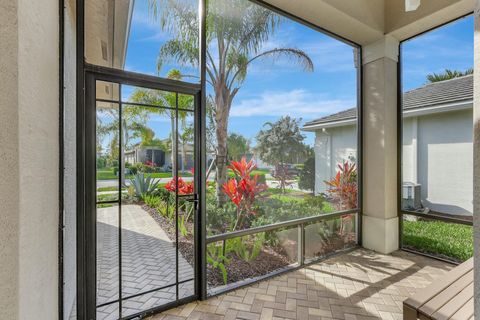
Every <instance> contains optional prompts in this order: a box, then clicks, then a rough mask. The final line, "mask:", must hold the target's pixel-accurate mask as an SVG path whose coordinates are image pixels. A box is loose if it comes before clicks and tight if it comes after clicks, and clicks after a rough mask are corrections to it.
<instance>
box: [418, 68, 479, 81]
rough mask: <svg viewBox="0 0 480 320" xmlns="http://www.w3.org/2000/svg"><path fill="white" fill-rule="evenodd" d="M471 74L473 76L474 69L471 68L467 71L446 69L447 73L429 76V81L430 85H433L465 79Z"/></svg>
mask: <svg viewBox="0 0 480 320" xmlns="http://www.w3.org/2000/svg"><path fill="white" fill-rule="evenodd" d="M469 74H473V68H469V69H467V70H465V71H459V70H450V69H445V71H444V72H441V73H431V74H428V75H427V80H428V82H429V83H433V82H440V81H445V80H450V79H453V78H458V77H463V76H466V75H469Z"/></svg>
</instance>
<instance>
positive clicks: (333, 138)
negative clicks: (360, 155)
mask: <svg viewBox="0 0 480 320" xmlns="http://www.w3.org/2000/svg"><path fill="white" fill-rule="evenodd" d="M314 150H315V193H316V194H318V193H321V192H325V191H326V185H325V183H324V181H325V180H330V179H331V178H332V177H334V176H335V174H336V173H337V170H338V168H337V164H340V163H342V162H343V161H351V160H354V159H356V158H357V130H356V126H345V127H337V128H329V129H326V130H325V131H322V130H319V131H316V134H315V146H314Z"/></svg>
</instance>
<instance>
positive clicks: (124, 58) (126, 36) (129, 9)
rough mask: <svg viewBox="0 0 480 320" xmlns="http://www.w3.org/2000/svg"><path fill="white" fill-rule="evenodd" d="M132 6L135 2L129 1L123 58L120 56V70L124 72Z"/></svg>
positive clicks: (133, 0)
mask: <svg viewBox="0 0 480 320" xmlns="http://www.w3.org/2000/svg"><path fill="white" fill-rule="evenodd" d="M134 5H135V0H132V1H130V3H129V4H128V16H127V26H126V30H125V41H124V46H123V56H122V70H125V62H126V60H127V49H128V40H129V39H130V29H131V27H132V17H133V8H134Z"/></svg>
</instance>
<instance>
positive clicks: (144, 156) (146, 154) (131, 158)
mask: <svg viewBox="0 0 480 320" xmlns="http://www.w3.org/2000/svg"><path fill="white" fill-rule="evenodd" d="M183 154H185V161H184V160H183ZM213 158H214V155H213V153H212V152H208V153H207V163H210V162H211V161H212V159H213ZM194 159H195V158H194V146H193V144H191V143H188V144H185V145H182V144H180V145H179V147H178V160H177V161H178V170H180V171H190V170H192V168H193V167H194V164H195V162H194ZM125 162H128V163H130V164H135V163H143V164H146V163H154V164H155V166H156V167H162V168H164V169H165V170H170V169H171V168H172V153H171V152H170V151H164V150H163V149H162V147H157V146H139V145H137V146H134V147H133V148H132V149H130V150H127V151H125Z"/></svg>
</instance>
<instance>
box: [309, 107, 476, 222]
mask: <svg viewBox="0 0 480 320" xmlns="http://www.w3.org/2000/svg"><path fill="white" fill-rule="evenodd" d="M472 130H473V128H472V110H461V111H453V112H447V113H439V114H431V115H426V116H421V117H411V118H405V120H404V122H403V159H402V161H403V168H402V174H403V181H406V182H414V183H419V184H421V191H422V203H423V205H424V206H425V207H429V208H430V209H432V210H436V211H439V212H445V213H451V214H464V215H471V214H472V212H473V199H472V194H473V181H472V179H471V176H472V172H473V146H472V140H473V137H472ZM356 141H357V133H356V129H355V126H344V127H336V128H329V129H326V130H325V131H322V130H318V131H317V132H316V140H315V170H316V171H315V176H316V180H315V192H316V193H320V192H324V191H325V184H324V183H323V181H324V180H328V179H330V178H332V177H333V176H334V175H335V174H336V166H337V164H339V163H341V162H342V160H346V159H348V158H349V157H350V156H352V155H353V156H355V155H356V145H357V144H356Z"/></svg>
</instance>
